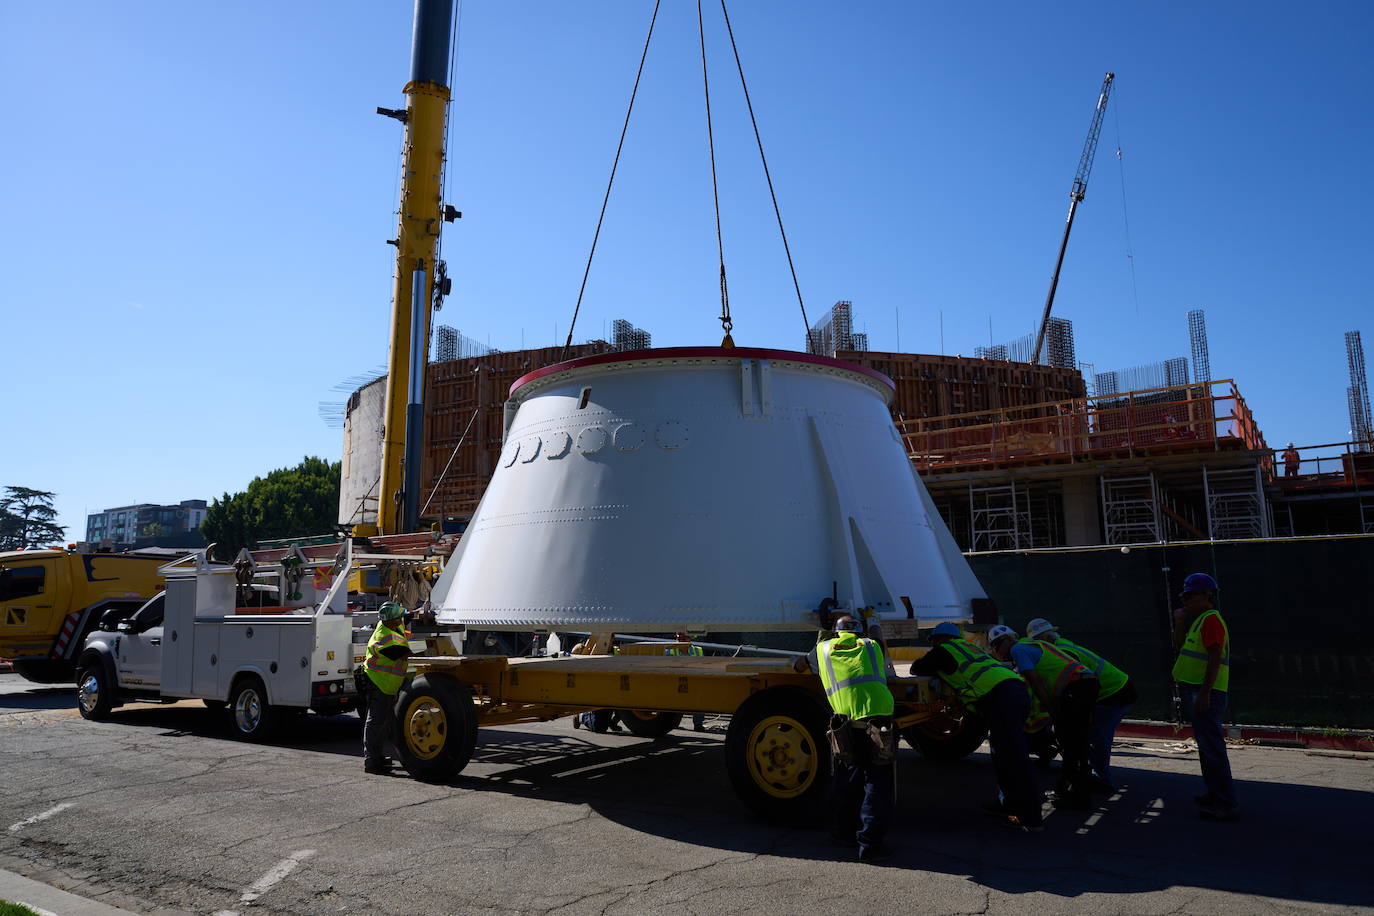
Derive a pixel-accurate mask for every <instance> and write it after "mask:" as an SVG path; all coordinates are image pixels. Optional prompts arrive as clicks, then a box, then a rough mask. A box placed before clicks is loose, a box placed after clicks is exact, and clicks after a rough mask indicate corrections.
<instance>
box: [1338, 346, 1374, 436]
mask: <svg viewBox="0 0 1374 916" xmlns="http://www.w3.org/2000/svg"><path fill="white" fill-rule="evenodd" d="M1345 362H1346V367H1347V368H1348V369H1349V370H1350V386H1349V387H1348V388H1346V389H1345V404H1346V409H1347V410H1349V411H1350V438H1351V439H1352V440H1353V441H1354V442H1355V443H1356V445H1357V450H1358V451H1361V452H1368V451H1370V450H1372V449H1374V418H1371V416H1370V411H1369V376H1368V375H1367V374H1366V372H1365V365H1364V344H1363V343H1362V342H1361V341H1360V332H1359V331H1346V332H1345Z"/></svg>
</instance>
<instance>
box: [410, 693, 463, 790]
mask: <svg viewBox="0 0 1374 916" xmlns="http://www.w3.org/2000/svg"><path fill="white" fill-rule="evenodd" d="M476 746H477V712H476V710H475V709H474V708H473V705H472V689H471V688H469V687H468V685H467V684H464V683H462V682H461V681H459V680H457V679H455V678H452V677H449V676H448V675H446V674H422V675H420V676H419V677H417V678H412V679H411V680H409V681H407V682H406V683H405V685H404V686H402V687H401V691H400V694H399V695H398V696H397V697H396V754H397V756H398V757H400V758H401V765H402V766H403V767H405V768H406V770H407V771H408V772H409V773H410V775H412V776H414V777H415V778H416V779H421V780H424V781H425V782H444V781H446V780H449V779H452V778H453V777H454V776H457V775H458V774H459V773H461V772H462V771H463V767H465V766H467V765H468V760H469V759H470V758H471V757H472V749H473V748H474V747H476Z"/></svg>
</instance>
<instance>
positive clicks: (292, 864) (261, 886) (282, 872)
mask: <svg viewBox="0 0 1374 916" xmlns="http://www.w3.org/2000/svg"><path fill="white" fill-rule="evenodd" d="M314 854H315V850H313V849H298V850H296V851H295V852H293V853H291V855H289V856H287V857H286V858H285V859H282V860H281V861H280V862H278V863H277V864H276V865H273V866H272V869H271V870H270V871H268V873H267V874H265V875H263V876H262V877H261V878H259V879H258V880H256V881H254V882H253V883H252V884H251V885H249V887H248V890H246V891H244V892H243V896H242V897H240V898H239V903H252V902H253V901H255V900H257V899H258V898H259V897H261V896H262V895H263V894H265V893H267V892H268V891H270V890H271V889H272V888H274V887H276V886H277V885H278V884H280V883H281V881H282V879H283V878H285V877H286V876H287V875H289V874H291V873H292V872H293V871H295V870H296V866H298V865H300V864H301V862H303V861H304V860H306V859H308V858H310V857H311V856H313V855H314Z"/></svg>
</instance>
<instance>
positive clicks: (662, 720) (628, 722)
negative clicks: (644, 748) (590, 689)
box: [617, 709, 682, 738]
mask: <svg viewBox="0 0 1374 916" xmlns="http://www.w3.org/2000/svg"><path fill="white" fill-rule="evenodd" d="M617 712H619V713H620V721H621V723H622V724H624V726H625V728H626V729H627V730H628V731H629V732H630V734H632V735H634V736H635V737H636V738H662V737H663V736H664V735H666V734H668V733H669V732H670V731H672V730H673V729H675V728H677V727H678V726H679V725H681V724H682V714H681V713H676V712H648V711H646V710H643V709H621V710H617Z"/></svg>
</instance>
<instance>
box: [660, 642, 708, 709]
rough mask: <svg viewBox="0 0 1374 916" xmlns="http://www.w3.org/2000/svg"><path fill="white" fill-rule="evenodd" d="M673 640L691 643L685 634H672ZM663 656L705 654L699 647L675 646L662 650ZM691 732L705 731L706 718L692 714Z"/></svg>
mask: <svg viewBox="0 0 1374 916" xmlns="http://www.w3.org/2000/svg"><path fill="white" fill-rule="evenodd" d="M673 638H674V639H676V640H677V641H678V642H685V643H691V641H692V637H690V636H688V635H687V634H686V633H674V634H673ZM663 654H664V655H693V656H700V655H703V654H705V653H703V652H702V651H701V646H693V645H688V646H686V647H685V648H683V647H676V646H675V647H673V648H671V649H664V650H663ZM692 731H696V732H704V731H706V716H704V715H703V714H701V713H699V712H694V713H692Z"/></svg>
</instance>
